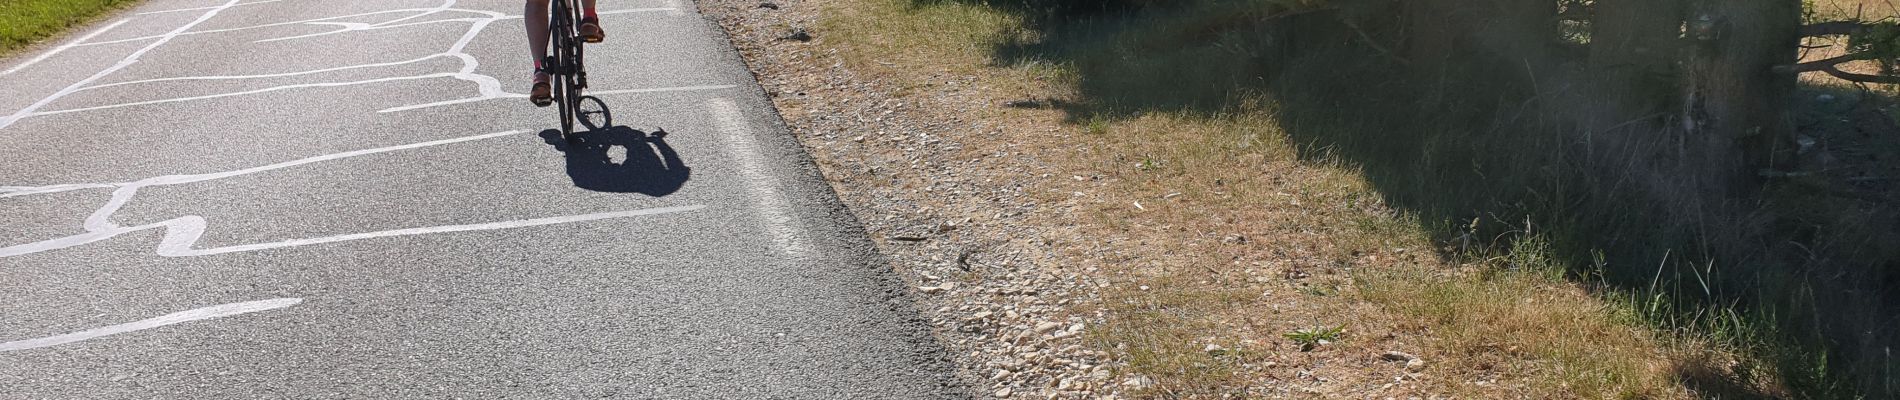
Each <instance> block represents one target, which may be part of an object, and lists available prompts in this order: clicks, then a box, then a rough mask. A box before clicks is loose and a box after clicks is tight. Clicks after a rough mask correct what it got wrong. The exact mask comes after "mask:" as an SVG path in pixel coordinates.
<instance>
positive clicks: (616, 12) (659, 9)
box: [502, 7, 684, 19]
mask: <svg viewBox="0 0 1900 400" xmlns="http://www.w3.org/2000/svg"><path fill="white" fill-rule="evenodd" d="M650 12H670V14H673V15H683V14H684V13H682V12H680V9H679V8H675V7H654V8H629V9H624V10H610V11H601V12H596V13H594V14H596V15H620V14H638V13H650ZM502 19H521V16H520V15H509V16H506V17H502Z"/></svg>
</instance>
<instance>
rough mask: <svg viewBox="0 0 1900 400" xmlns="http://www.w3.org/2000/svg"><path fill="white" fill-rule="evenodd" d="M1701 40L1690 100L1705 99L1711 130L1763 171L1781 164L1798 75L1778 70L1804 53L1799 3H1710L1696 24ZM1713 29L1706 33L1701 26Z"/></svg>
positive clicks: (1791, 128) (1707, 124) (1692, 23)
mask: <svg viewBox="0 0 1900 400" xmlns="http://www.w3.org/2000/svg"><path fill="white" fill-rule="evenodd" d="M1689 25H1690V27H1691V28H1692V29H1691V36H1692V39H1696V40H1697V44H1696V45H1695V46H1696V48H1695V57H1694V58H1693V59H1692V61H1691V63H1690V65H1691V69H1692V72H1691V76H1690V79H1691V82H1692V85H1693V86H1692V90H1691V91H1690V92H1689V93H1690V97H1691V98H1693V99H1697V101H1698V102H1699V103H1700V104H1701V107H1700V109H1701V111H1702V112H1701V114H1702V116H1703V117H1704V118H1703V122H1702V123H1701V124H1700V125H1698V127H1699V128H1700V129H1699V130H1701V131H1702V133H1703V134H1707V135H1715V137H1716V138H1720V139H1724V140H1728V141H1730V143H1736V144H1739V146H1732V148H1737V149H1739V150H1740V153H1741V154H1739V156H1740V159H1741V160H1743V161H1744V162H1745V163H1746V166H1748V167H1751V168H1747V169H1744V171H1743V172H1745V173H1747V174H1748V175H1751V176H1752V175H1753V173H1754V172H1755V171H1754V170H1755V169H1759V168H1775V167H1776V166H1777V164H1780V163H1782V162H1785V161H1787V157H1781V156H1778V155H1779V153H1783V152H1785V151H1784V150H1786V149H1787V147H1788V146H1783V145H1782V144H1783V143H1785V141H1786V139H1787V138H1789V137H1790V136H1791V135H1792V134H1793V132H1794V124H1793V122H1792V120H1791V118H1789V117H1788V111H1789V108H1790V107H1791V106H1792V103H1793V100H1794V91H1795V78H1794V77H1793V76H1790V75H1783V74H1776V73H1774V72H1773V67H1774V66H1776V65H1787V64H1791V63H1793V62H1794V61H1795V59H1796V58H1797V57H1798V56H1799V54H1798V48H1799V45H1800V29H1801V2H1800V1H1799V0H1748V1H1733V0H1709V1H1705V2H1703V3H1702V4H1701V5H1700V7H1697V10H1696V13H1695V14H1694V15H1693V16H1692V19H1691V21H1690V24H1689ZM1704 28H1706V29H1708V30H1709V32H1707V33H1706V34H1699V35H1698V34H1697V32H1696V31H1698V30H1701V29H1704Z"/></svg>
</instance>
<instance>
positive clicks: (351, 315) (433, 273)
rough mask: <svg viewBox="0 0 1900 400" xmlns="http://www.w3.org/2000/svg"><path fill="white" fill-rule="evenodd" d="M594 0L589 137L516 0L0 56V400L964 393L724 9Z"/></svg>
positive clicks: (114, 26)
mask: <svg viewBox="0 0 1900 400" xmlns="http://www.w3.org/2000/svg"><path fill="white" fill-rule="evenodd" d="M601 3H602V5H601V12H602V14H603V16H602V19H603V20H604V25H606V27H607V29H608V31H609V37H608V42H607V43H604V44H601V45H595V46H591V47H590V48H589V52H588V55H589V57H590V58H589V60H588V61H589V63H588V64H589V69H590V70H591V72H592V78H593V79H592V81H593V82H592V83H593V89H592V90H593V92H594V93H595V94H597V95H598V96H599V97H601V98H603V99H605V100H606V101H607V103H608V104H610V105H611V106H612V107H613V111H614V119H615V123H616V124H617V126H614V127H611V128H605V129H601V130H597V131H595V132H591V133H588V134H586V135H589V136H588V137H589V138H590V139H592V140H590V142H589V143H593V144H591V145H584V146H575V145H568V144H566V143H565V142H563V141H559V140H550V139H549V137H547V135H545V134H544V132H545V130H547V129H549V128H551V127H555V126H556V123H555V114H554V111H553V109H542V108H535V107H533V106H531V105H529V104H528V103H527V101H526V100H525V99H523V98H522V95H521V93H524V92H526V89H527V88H526V86H527V81H528V79H527V78H528V76H529V67H530V66H529V59H530V57H528V56H527V55H525V53H526V45H525V39H524V38H523V32H522V28H521V19H520V17H519V16H518V14H519V13H520V12H521V2H520V1H519V0H151V1H147V2H145V3H144V4H142V5H140V6H138V7H136V8H134V9H132V10H130V11H128V12H125V13H123V14H121V15H119V16H117V17H115V18H111V19H107V20H105V21H103V22H101V23H99V24H96V25H94V26H91V27H87V28H84V29H82V30H81V31H80V32H78V33H76V34H75V35H73V36H72V37H71V38H69V39H67V40H68V42H65V43H60V44H56V45H49V46H47V47H45V48H42V49H38V50H36V51H34V52H29V53H27V54H22V55H19V56H16V57H13V58H11V59H7V60H3V61H0V68H4V70H0V71H4V72H0V85H4V86H0V94H4V95H0V398H5V399H14V398H22V399H27V398H30V399H38V398H85V399H100V398H193V399H196V398H578V397H588V398H599V397H615V398H708V399H712V398H716V399H729V398H827V399H828V398H860V399H916V398H959V397H968V395H967V393H968V392H967V391H966V389H964V388H963V385H962V383H960V382H959V381H958V380H957V378H956V377H955V376H954V374H953V372H952V370H953V368H952V367H950V366H949V364H948V363H947V362H946V361H945V356H944V354H943V351H942V349H941V348H940V347H939V346H938V344H937V343H936V342H935V339H933V338H932V336H931V335H930V334H929V328H928V325H927V324H926V323H925V322H924V321H922V320H920V318H919V317H918V316H917V314H916V313H915V311H914V309H913V308H912V307H913V305H912V303H911V301H910V300H909V298H908V297H907V295H906V294H905V291H904V289H903V287H902V284H901V283H900V282H898V281H897V280H896V278H895V275H894V274H893V273H892V272H891V271H889V268H888V266H887V265H886V264H885V263H884V262H883V261H882V260H881V258H880V257H879V256H878V255H877V254H876V252H875V250H874V249H873V248H872V247H871V246H870V243H869V242H868V241H867V240H866V239H865V238H864V234H863V232H862V231H861V229H859V228H858V226H857V225H856V222H855V221H854V220H853V219H852V218H851V216H850V215H849V214H848V213H847V212H846V211H845V210H844V209H843V207H841V206H840V205H839V204H838V202H837V200H836V198H835V195H834V194H833V193H832V192H831V191H830V189H829V187H827V186H826V185H825V184H824V182H823V181H822V178H821V177H820V176H819V175H818V174H817V172H816V170H815V169H814V168H813V167H812V165H811V163H810V161H809V159H808V157H807V156H806V155H805V154H804V153H803V151H802V150H801V149H800V148H799V147H798V146H797V144H796V142H795V141H794V140H793V139H792V138H791V137H790V135H789V134H788V133H787V132H786V130H785V128H784V127H783V124H782V122H780V120H779V118H778V117H777V114H776V113H775V112H774V111H773V110H772V108H771V105H770V103H769V102H768V101H767V100H766V98H765V96H764V94H763V93H762V92H761V90H760V89H759V88H758V85H757V84H756V82H754V80H753V78H752V76H751V75H750V74H749V73H748V72H747V71H746V69H745V68H744V66H743V65H742V63H741V60H740V59H739V58H738V56H737V55H736V54H735V53H734V52H733V51H732V49H731V47H730V46H729V45H728V44H727V43H726V41H725V38H724V36H723V33H721V32H720V30H719V29H718V28H717V26H715V25H713V24H712V23H710V22H708V21H706V20H705V19H703V18H701V17H700V16H698V14H697V13H696V12H695V10H694V9H693V8H692V4H691V3H690V1H686V0H626V1H616V0H602V1H601ZM662 131H664V132H665V133H666V135H665V136H664V138H663V139H661V138H656V137H657V136H659V135H656V134H655V133H657V132H662Z"/></svg>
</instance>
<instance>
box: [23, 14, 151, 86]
mask: <svg viewBox="0 0 1900 400" xmlns="http://www.w3.org/2000/svg"><path fill="white" fill-rule="evenodd" d="M131 21H132V19H131V18H126V19H121V20H119V22H114V23H112V25H106V27H104V28H99V30H96V31H92V33H88V34H86V36H80V37H79V38H78V39H73V41H71V42H66V44H63V45H60V46H59V47H57V48H54V49H52V50H48V51H47V52H45V53H41V54H40V55H39V57H33V59H31V60H26V62H23V63H20V65H15V66H13V68H8V69H7V70H6V71H5V72H0V76H5V75H11V74H13V73H14V72H19V71H20V70H21V69H25V68H26V67H28V66H32V65H33V64H38V63H39V62H41V61H46V59H47V58H48V57H52V56H53V55H54V54H59V53H61V52H64V51H66V50H69V49H72V48H74V47H79V45H80V43H85V42H86V41H87V40H92V38H94V37H97V36H99V34H101V33H106V31H109V30H112V28H117V27H119V25H125V23H126V22H131Z"/></svg>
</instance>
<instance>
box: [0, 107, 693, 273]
mask: <svg viewBox="0 0 1900 400" xmlns="http://www.w3.org/2000/svg"><path fill="white" fill-rule="evenodd" d="M523 132H526V131H508V132H497V133H490V134H485V135H475V136H466V137H459V138H450V139H443V140H436V141H430V142H422V143H413V144H405V145H399V146H389V147H380V148H374V149H364V150H357V151H350V152H343V153H336V154H329V155H323V156H316V157H309V158H304V159H300V160H294V161H287V162H281V163H276V164H270V165H265V166H259V167H252V168H246V169H240V170H235V171H225V172H217V173H210V174H197V175H166V176H159V177H153V178H147V179H144V180H140V181H136V182H129V183H104V184H77V185H54V186H42V187H5V188H3V189H6V190H9V192H0V195H5V196H7V197H12V196H24V195H31V194H44V193H56V192H64V191H73V190H84V189H102V188H113V189H114V190H113V191H112V198H111V199H110V200H107V201H106V204H105V205H103V206H101V207H99V209H98V210H95V211H93V212H92V214H91V215H88V216H86V220H85V223H84V226H83V228H84V229H85V230H86V233H82V234H77V235H70V236H66V237H61V238H56V239H50V240H44V241H39V242H34V243H27V244H21V245H15V246H9V247H0V258H5V257H12V256H20V255H27V254H34V253H40V252H46V251H53V250H60V249H66V248H71V247H77V246H83V245H86V244H91V243H96V242H100V241H105V240H109V239H112V238H114V237H118V236H119V235H124V234H128V233H133V232H139V231H144V230H148V229H163V230H164V231H165V234H164V238H163V239H162V240H161V241H160V242H159V245H158V248H157V249H156V252H157V254H158V255H160V256H165V257H197V256H208V255H217V254H226V253H236V252H247V251H259V250H270V249H281V248H289V247H301V246H310V245H318V244H327V243H337V242H347V241H355V240H365V239H376V238H387V237H397V236H413V235H426V234H437V233H450V232H468V231H484V230H497V229H515V228H526V227H535V226H544V225H557V224H571V223H577V222H586V221H598V220H605V219H616V218H631V217H638V216H647V215H659V214H668V213H677V212H686V211H694V210H699V209H702V208H705V206H698V205H695V206H680V207H663V208H651V209H644V210H632V211H615V212H603V213H593V214H584V215H569V216H558V217H545V218H534V219H523V220H513V221H499V222H487V223H478V224H466V225H444V226H433V227H423V228H408V229H395V230H386V231H377V232H367V233H353V234H344V235H333V236H323V237H314V238H305V239H293V240H284V241H277V242H269V243H257V244H246V245H238V246H226V247H217V248H209V249H197V248H194V247H195V246H196V245H197V244H198V241H199V239H200V238H202V237H203V236H204V233H205V231H206V228H207V226H208V224H207V222H206V220H205V218H204V217H200V216H196V215H186V216H181V217H177V218H172V219H169V220H165V221H161V222H157V223H151V224H145V225H139V226H131V227H127V226H120V225H119V224H117V223H114V222H112V217H113V215H115V214H117V213H118V212H119V210H120V209H122V208H124V207H125V205H126V204H128V203H130V202H131V201H132V199H133V198H134V197H136V196H137V195H138V193H139V191H140V190H142V189H145V188H148V187H154V186H170V185H183V184H190V183H198V182H206V181H212V180H218V179H225V178H232V177H238V176H244V175H250V174H256V173H262V172H268V171H275V170H280V169H285V168H291V167H297V166H302V165H308V164H314V163H320V162H325V161H335V160H341V159H346V158H352V157H361V156H367V155H372V154H381V153H389V152H395V151H401V150H411V149H419V148H424V147H432V146H441V145H446V144H453V143H462V142H471V141H477V140H484V139H494V138H499V137H504V136H509V135H517V134H521V133H523Z"/></svg>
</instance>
